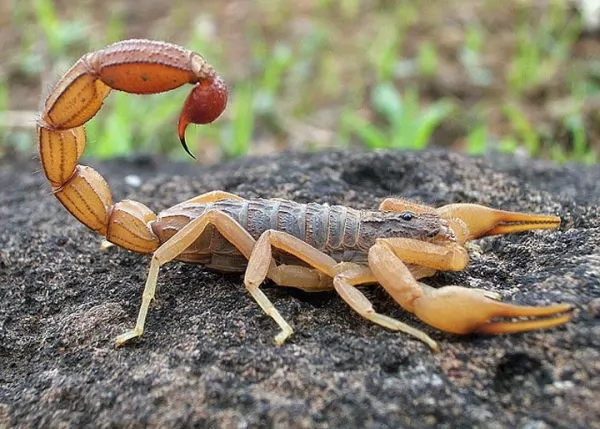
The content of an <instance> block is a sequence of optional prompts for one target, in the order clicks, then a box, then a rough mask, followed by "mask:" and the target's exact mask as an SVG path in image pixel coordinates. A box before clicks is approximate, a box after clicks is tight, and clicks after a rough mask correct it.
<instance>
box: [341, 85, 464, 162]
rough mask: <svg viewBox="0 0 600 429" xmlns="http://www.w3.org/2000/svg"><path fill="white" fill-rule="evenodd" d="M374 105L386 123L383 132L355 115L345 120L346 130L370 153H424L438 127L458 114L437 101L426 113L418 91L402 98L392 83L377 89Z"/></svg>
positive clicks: (450, 106) (372, 101)
mask: <svg viewBox="0 0 600 429" xmlns="http://www.w3.org/2000/svg"><path fill="white" fill-rule="evenodd" d="M371 103H372V105H373V109H374V110H375V111H376V112H377V113H378V114H380V115H381V116H382V117H383V118H384V120H385V121H386V122H385V126H383V127H381V128H379V127H377V126H376V125H373V124H371V123H369V122H367V121H366V120H365V119H363V118H362V117H360V116H358V115H356V114H354V113H346V114H345V116H344V118H343V122H345V124H346V126H348V127H349V128H350V129H351V130H352V131H353V132H354V133H355V134H356V135H357V136H358V138H359V139H360V140H361V141H362V142H363V143H364V144H365V145H366V146H367V147H368V148H370V149H383V148H393V149H409V150H420V149H423V148H425V147H426V146H427V145H428V144H429V141H430V138H431V135H432V134H433V132H434V131H435V129H436V128H437V126H438V125H439V124H440V123H441V122H442V121H443V120H444V119H446V118H447V117H448V116H449V115H450V114H451V113H452V112H453V110H454V105H453V104H452V103H451V102H450V101H448V100H439V101H436V102H434V103H432V104H431V105H429V106H427V107H426V108H424V109H422V108H421V105H420V99H419V93H418V91H417V90H416V89H413V88H411V89H408V90H406V91H405V92H404V94H403V95H401V94H399V93H398V91H397V90H396V88H395V87H394V86H393V85H392V84H391V83H384V84H381V85H378V86H376V87H375V89H374V90H373V93H372V94H371Z"/></svg>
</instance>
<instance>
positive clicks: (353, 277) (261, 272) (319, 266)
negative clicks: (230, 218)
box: [244, 230, 439, 351]
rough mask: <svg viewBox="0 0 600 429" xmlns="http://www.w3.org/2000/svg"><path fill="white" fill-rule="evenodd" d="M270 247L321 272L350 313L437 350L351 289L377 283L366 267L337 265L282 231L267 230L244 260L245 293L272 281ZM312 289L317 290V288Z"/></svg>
mask: <svg viewBox="0 0 600 429" xmlns="http://www.w3.org/2000/svg"><path fill="white" fill-rule="evenodd" d="M273 247H274V248H276V249H279V250H282V251H285V252H287V253H289V254H291V255H293V256H295V257H297V258H298V259H301V260H302V261H303V262H305V263H306V264H308V265H309V266H311V267H313V268H314V271H316V272H321V273H323V274H324V275H325V276H327V277H330V278H333V285H334V287H335V290H336V292H337V293H338V294H339V295H340V297H341V298H342V299H343V300H344V301H345V302H346V303H347V304H348V305H349V306H350V307H351V308H352V309H353V310H354V311H356V312H357V313H358V314H359V315H361V316H362V317H364V318H365V319H367V320H370V321H371V322H373V323H376V324H378V325H380V326H383V327H385V328H388V329H391V330H393V331H399V332H404V333H407V334H409V335H412V336H413V337H415V338H418V339H419V340H421V341H423V342H424V343H425V344H427V345H428V346H429V347H431V348H432V349H433V350H436V351H437V350H439V349H438V346H437V344H436V343H435V341H433V340H432V339H431V338H430V337H429V336H428V335H427V334H425V333H424V332H422V331H420V330H419V329H416V328H413V327H411V326H408V325H407V324H405V323H402V322H401V321H399V320H396V319H394V318H392V317H388V316H385V315H383V314H379V313H377V312H376V311H375V310H374V309H373V305H372V304H371V302H370V301H369V300H368V299H367V297H366V296H365V295H363V293H362V292H361V291H359V290H358V289H357V288H356V287H355V286H357V285H363V284H369V283H376V282H377V279H376V278H375V277H374V276H373V274H372V273H371V271H370V270H369V268H368V267H365V266H361V265H358V264H354V263H348V262H340V263H338V262H336V261H335V260H334V259H333V258H331V257H330V256H329V255H327V254H325V253H323V252H321V251H320V250H318V249H316V248H314V247H313V246H311V245H310V244H307V243H306V242H304V241H302V240H300V239H299V238H297V237H294V236H292V235H290V234H287V233H285V232H282V231H275V230H267V231H265V232H264V233H263V234H262V235H261V236H260V237H259V239H258V241H257V242H256V245H255V246H254V249H253V250H252V255H251V256H250V259H249V260H248V268H247V269H246V275H245V277H244V284H245V285H246V287H247V288H248V290H251V291H252V290H258V286H259V285H260V284H261V283H262V282H263V281H264V280H265V278H266V277H267V274H268V275H269V277H273V276H272V272H273V271H274V270H273V268H272V264H273V262H274V261H273V251H272V248H273ZM270 267H271V268H270ZM278 268H280V267H278ZM288 268H292V267H288ZM297 268H304V267H297ZM305 269H306V268H305ZM407 270H408V268H407ZM411 270H414V273H415V275H417V276H419V277H420V276H426V275H430V274H431V270H430V269H429V268H427V269H425V270H421V269H419V267H411ZM409 272H410V271H409ZM316 288H318V284H317V286H316ZM290 334H291V330H290V331H289V332H286V331H282V332H281V333H280V334H279V335H277V337H276V338H275V341H276V343H278V344H281V343H283V341H285V339H286V338H287V337H288V336H289V335H290Z"/></svg>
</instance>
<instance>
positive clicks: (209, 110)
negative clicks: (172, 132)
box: [177, 76, 227, 158]
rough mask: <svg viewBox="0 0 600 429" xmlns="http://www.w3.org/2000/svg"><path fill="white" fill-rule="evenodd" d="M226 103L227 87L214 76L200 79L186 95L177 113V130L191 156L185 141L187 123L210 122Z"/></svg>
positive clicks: (216, 116)
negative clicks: (209, 78)
mask: <svg viewBox="0 0 600 429" xmlns="http://www.w3.org/2000/svg"><path fill="white" fill-rule="evenodd" d="M226 105H227V87H226V86H225V83H224V82H223V80H222V79H221V78H220V77H218V76H216V77H215V78H214V79H213V80H208V79H206V80H202V81H200V82H199V83H198V84H197V85H196V86H195V87H194V89H192V92H190V95H188V97H187V99H186V100H185V104H184V105H183V109H182V110H181V114H180V115H179V124H178V126H177V132H178V135H179V141H180V142H181V145H182V146H183V148H184V149H185V151H186V152H187V153H188V154H189V155H190V156H191V157H192V158H195V157H194V155H192V153H191V152H190V150H189V149H188V147H187V144H186V142H185V129H186V128H187V126H188V125H189V124H210V123H211V122H213V121H214V120H215V119H217V118H218V117H219V116H220V115H221V113H223V111H224V110H225V106H226Z"/></svg>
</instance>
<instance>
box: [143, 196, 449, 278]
mask: <svg viewBox="0 0 600 429" xmlns="http://www.w3.org/2000/svg"><path fill="white" fill-rule="evenodd" d="M211 210H218V211H221V212H223V213H225V214H226V215H227V216H229V217H230V218H232V219H234V220H235V221H236V222H237V223H239V224H240V225H241V226H242V227H243V228H244V229H245V230H246V231H248V232H249V233H250V235H251V236H252V237H253V238H254V239H255V240H258V239H259V237H260V236H261V235H262V234H263V233H265V232H266V231H268V230H274V231H280V232H284V233H286V234H289V235H291V236H293V237H296V238H298V239H299V240H302V241H303V242H305V243H307V244H309V245H310V246H312V247H314V248H315V249H317V250H319V251H321V252H323V253H325V254H327V255H329V256H331V257H332V258H333V259H334V260H335V261H337V262H355V263H363V264H365V263H367V257H368V252H369V249H370V248H371V247H372V246H373V245H374V244H375V240H376V239H378V238H391V237H405V238H416V239H419V240H423V241H426V240H430V241H434V239H437V240H453V239H454V235H453V233H452V231H451V230H450V229H449V227H448V223H447V222H446V221H445V220H443V219H441V217H440V216H439V215H437V214H435V213H423V214H422V215H421V216H418V217H417V216H414V215H413V214H412V213H410V212H403V213H397V212H383V211H375V210H356V209H352V208H350V207H346V206H341V205H328V204H317V203H309V204H300V203H297V202H294V201H289V200H283V199H253V200H237V199H231V200H221V201H216V202H213V203H206V204H202V203H191V202H186V203H182V204H178V205H176V206H173V207H171V208H169V209H167V210H164V211H162V212H161V213H159V214H158V216H157V218H156V220H155V221H153V222H152V223H151V228H152V230H153V231H154V233H155V234H156V236H157V237H158V239H159V241H160V242H161V243H165V242H167V241H168V240H169V239H170V238H171V237H172V236H173V235H175V234H176V233H177V232H179V231H180V230H181V229H182V228H183V226H185V225H186V224H188V223H189V222H190V221H192V220H193V219H196V218H198V217H199V216H201V215H202V214H204V213H206V212H207V211H211ZM407 219H408V221H407ZM274 257H275V260H276V261H277V262H279V263H283V264H287V265H295V264H298V265H305V264H304V263H303V262H302V261H301V260H300V259H298V258H297V257H294V256H293V255H289V254H287V253H284V252H277V251H275V252H274ZM177 259H179V260H181V261H185V262H191V263H199V264H202V265H204V266H206V267H207V268H212V269H215V270H217V271H221V272H242V271H244V270H245V269H246V267H247V265H248V260H247V259H246V257H244V255H243V254H242V253H241V252H240V251H239V250H238V249H237V248H236V247H235V246H234V245H233V244H231V242H230V241H228V240H227V239H226V238H225V237H223V235H222V234H221V233H219V231H218V230H217V229H216V228H215V227H212V226H209V227H207V228H206V229H205V230H204V232H203V233H202V235H200V236H199V237H198V238H197V239H196V240H195V241H194V243H193V244H192V245H191V246H189V247H188V248H187V249H186V250H184V251H183V252H182V253H181V254H180V255H179V256H178V257H177Z"/></svg>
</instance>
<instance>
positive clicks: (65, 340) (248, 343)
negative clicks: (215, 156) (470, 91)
mask: <svg viewBox="0 0 600 429" xmlns="http://www.w3.org/2000/svg"><path fill="white" fill-rule="evenodd" d="M95 167H97V168H98V169H99V171H101V173H102V174H103V175H104V176H105V177H106V178H107V179H108V181H109V183H110V184H111V188H112V189H113V191H114V193H115V197H116V198H119V199H120V198H125V197H126V198H133V199H136V200H139V201H142V202H144V203H147V204H149V205H150V206H151V207H153V208H154V209H163V208H165V207H167V206H170V205H172V204H175V203H177V202H179V201H182V200H184V199H187V198H190V197H191V196H193V195H196V194H200V193H202V192H206V191H209V190H212V189H223V190H227V191H230V192H234V193H236V194H239V195H241V196H243V197H248V198H250V197H259V196H260V197H283V198H290V199H294V200H297V201H300V202H309V201H318V202H329V203H342V204H346V205H349V206H353V207H359V208H360V207H376V205H377V204H378V202H379V201H381V199H383V198H385V197H388V196H390V195H403V196H405V197H408V198H411V199H414V200H416V201H420V202H423V203H427V204H434V205H442V204H446V203H452V202H473V203H480V204H485V205H490V206H496V207H501V208H505V209H509V210H519V211H532V212H540V213H550V214H558V215H560V216H561V218H562V220H563V222H562V225H561V227H560V228H559V229H558V230H555V231H538V232H530V233H522V234H513V235H509V236H502V237H489V238H486V239H482V240H478V241H476V242H474V243H473V244H472V245H471V246H469V252H470V254H471V258H472V261H471V264H470V265H469V267H468V268H467V269H466V270H465V271H462V272H458V273H442V274H438V275H436V276H435V277H433V278H431V279H428V280H427V283H429V284H431V285H433V286H442V285H445V284H461V285H465V286H469V287H482V288H486V289H489V290H493V291H496V292H499V293H500V294H501V295H502V296H503V297H504V299H505V300H507V301H511V302H512V301H514V302H520V303H526V304H533V305H544V304H549V303H552V302H566V303H571V304H573V305H574V306H575V307H576V310H575V311H574V317H573V320H572V321H571V322H570V323H568V324H567V325H565V326H562V327H559V328H554V329H549V330H546V331H537V332H530V333H525V334H515V335H505V336H493V337H492V336H478V335H470V336H466V337H459V336H453V335H448V334H445V333H441V332H438V331H436V330H435V329H432V328H429V327H427V326H426V325H424V324H423V323H421V322H420V321H418V320H417V319H416V318H415V317H413V316H412V315H409V314H407V313H405V312H404V311H402V309H400V308H399V307H398V306H397V305H395V303H394V302H393V301H392V300H391V299H390V298H389V297H388V296H387V295H386V294H385V292H384V291H382V290H381V289H380V288H378V287H370V288H366V289H365V291H366V293H367V295H368V297H369V298H370V299H371V300H372V301H373V303H374V305H375V308H376V309H377V310H378V311H381V312H382V313H384V314H388V315H390V316H393V317H397V318H399V319H401V320H403V321H405V322H407V323H410V324H411V325H414V326H416V327H419V328H420V329H423V330H425V331H426V332H427V333H429V334H430V335H431V336H432V337H433V338H434V339H435V340H436V341H438V343H439V345H440V347H441V352H440V353H439V354H434V353H432V352H431V351H430V350H429V349H428V348H427V347H426V346H425V345H423V344H422V343H420V342H418V341H417V340H414V339H413V338H410V337H408V336H407V335H403V334H398V333H393V332H390V331H387V330H385V329H383V328H380V327H378V326H375V325H373V324H371V323H369V322H368V321H366V320H363V319H361V318H360V317H359V316H357V315H356V314H354V313H353V312H352V311H351V310H350V309H349V308H348V307H347V306H346V305H345V304H344V303H343V301H342V300H341V299H340V298H338V297H337V296H336V295H335V293H333V292H327V293H318V294H308V293H305V292H301V291H296V290H293V289H283V288H278V287H274V286H273V285H272V284H266V285H265V286H264V287H263V289H264V291H265V293H266V294H267V296H268V297H269V298H270V299H271V300H272V301H273V303H274V305H275V306H276V307H277V308H278V309H279V310H280V312H281V313H282V314H283V315H284V317H285V318H287V320H288V321H289V322H290V323H291V325H292V326H293V327H294V329H295V334H294V335H293V336H292V337H291V339H290V340H289V341H288V342H287V343H286V344H284V345H283V346H282V347H276V346H274V345H273V337H274V335H275V334H276V333H277V329H276V326H275V324H274V323H273V322H272V321H271V320H270V319H269V318H268V317H266V316H265V315H264V314H263V313H262V311H261V309H260V308H259V307H258V305H257V304H256V303H255V302H254V301H253V300H252V299H251V298H250V296H249V295H248V294H247V293H246V292H245V290H244V288H243V286H242V279H241V277H240V276H239V275H224V274H219V273H214V272H209V271H207V270H205V269H203V268H202V267H200V266H195V265H189V264H183V263H177V262H175V263H170V264H168V265H167V266H165V267H164V269H162V270H161V273H160V277H159V290H158V295H157V299H156V301H155V303H154V304H153V305H152V307H151V310H150V314H149V319H148V324H147V330H146V332H145V333H144V335H143V337H142V338H141V339H140V340H138V341H135V342H134V343H133V344H131V345H129V346H126V347H124V348H121V349H118V350H117V349H115V348H114V347H113V340H114V337H115V336H116V335H118V334H120V333H122V332H123V331H125V330H127V329H129V328H131V327H132V326H133V324H134V322H135V317H136V314H137V309H138V305H139V302H140V298H141V290H142V287H143V283H144V280H145V277H146V272H147V267H148V259H149V258H148V256H145V255H138V254H134V253H131V252H128V251H126V250H122V249H119V248H116V247H113V248H110V249H108V250H105V251H101V250H100V243H101V239H100V238H99V237H98V236H97V235H94V234H93V233H91V232H90V231H88V230H87V229H85V228H84V227H83V226H81V225H80V224H79V223H78V222H77V221H76V220H74V219H73V218H72V217H71V216H69V215H68V214H67V213H66V211H65V210H64V209H63V208H62V207H61V206H60V204H59V203H58V202H57V201H56V200H55V199H54V198H53V197H52V196H51V195H50V193H49V187H48V185H47V184H46V183H45V180H44V178H43V175H42V174H40V173H39V166H38V164H37V162H36V161H34V160H31V159H27V160H24V159H21V158H18V157H17V156H8V157H5V158H3V159H2V160H0V189H1V191H0V216H1V217H2V219H4V223H3V227H2V228H1V229H0V297H2V305H1V306H0V427H64V428H68V427H90V426H94V427H142V426H143V427H291V428H309V427H310V428H325V427H345V428H353V427H367V428H371V427H372V428H384V427H390V428H392V427H393V428H400V427H409V428H428V427H439V428H450V427H486V428H504V427H506V428H514V427H521V428H524V427H527V428H548V427H558V428H592V427H596V428H598V427H600V425H599V423H598V422H600V409H599V408H598V397H599V395H600V257H599V255H600V220H599V212H598V211H599V210H598V202H599V201H600V168H599V167H591V168H583V167H579V166H565V167H558V166H555V165H552V164H548V163H545V162H542V161H531V160H526V159H514V158H505V157H502V156H494V157H490V158H487V159H474V158H467V157H464V156H462V155H458V154H453V153H447V152H444V151H434V150H430V151H426V152H423V153H399V152H376V153H341V152H332V153H318V154H303V155H298V154H291V153H284V154H280V155H275V156H270V157H257V158H247V159H244V160H239V161H233V162H228V163H224V164H220V165H216V166H213V167H198V166H194V165H189V164H173V163H168V162H164V161H162V160H158V159H154V158H147V157H138V158H130V159H119V160H114V161H109V162H105V163H100V164H95ZM127 175H129V177H126V176H127ZM136 177H137V178H138V179H140V182H141V186H136V180H133V179H135V178H136Z"/></svg>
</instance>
